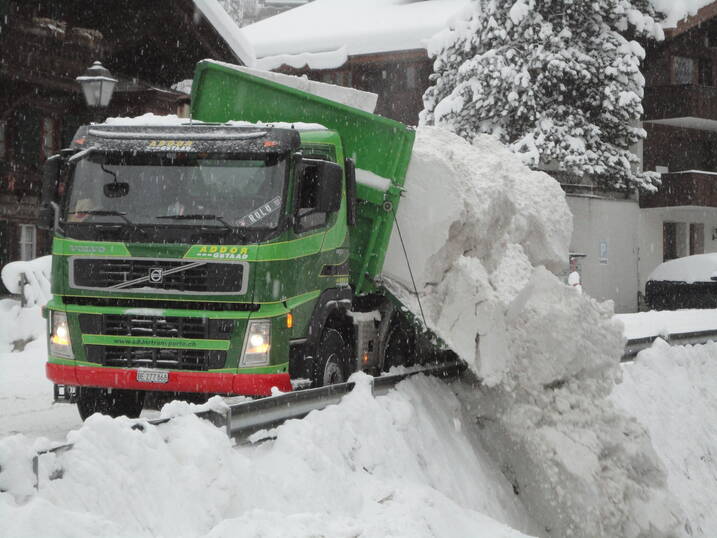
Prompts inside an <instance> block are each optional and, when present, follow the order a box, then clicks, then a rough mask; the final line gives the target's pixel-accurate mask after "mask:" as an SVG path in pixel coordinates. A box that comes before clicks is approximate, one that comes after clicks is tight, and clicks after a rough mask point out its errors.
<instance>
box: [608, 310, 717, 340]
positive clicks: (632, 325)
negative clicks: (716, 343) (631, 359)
mask: <svg viewBox="0 0 717 538" xmlns="http://www.w3.org/2000/svg"><path fill="white" fill-rule="evenodd" d="M615 319H617V320H619V321H620V322H621V323H622V324H623V325H624V330H623V334H624V335H625V338H628V339H631V338H644V337H647V336H665V335H668V334H676V333H688V332H693V331H717V309H708V308H705V309H701V310H696V309H685V310H659V311H656V310H652V311H650V312H637V313H635V314H615Z"/></svg>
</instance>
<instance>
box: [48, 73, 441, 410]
mask: <svg viewBox="0 0 717 538" xmlns="http://www.w3.org/2000/svg"><path fill="white" fill-rule="evenodd" d="M269 121H272V122H281V123H261V122H269ZM413 140H414V132H413V131H412V130H411V129H410V128H408V127H406V126H404V125H402V124H400V123H398V122H395V121H392V120H389V119H386V118H382V117H379V116H375V115H372V114H369V113H367V112H363V111H360V110H358V109H355V108H351V107H348V106H344V105H341V104H339V103H336V102H333V101H330V100H327V99H323V98H321V97H317V96H314V95H311V94H308V93H305V92H302V91H299V90H296V89H292V88H289V87H287V86H284V85H282V84H279V83H277V82H273V81H271V80H266V79H264V78H260V77H257V76H254V75H252V74H250V73H247V72H244V71H241V70H239V69H235V68H233V67H232V66H227V65H224V64H219V63H215V62H211V61H204V62H200V63H199V64H198V66H197V70H196V74H195V78H194V84H193V88H192V121H189V120H182V121H181V122H179V121H177V122H174V123H173V124H169V125H167V124H164V125H148V124H133V123H131V122H130V123H129V124H92V125H90V126H84V127H82V128H81V129H80V130H79V131H78V133H77V135H76V136H75V139H74V141H73V143H72V145H71V147H70V148H69V149H66V150H63V151H62V152H61V153H60V154H59V155H56V156H54V157H52V158H51V159H49V160H48V162H47V164H46V168H45V178H44V180H43V200H44V202H45V205H44V206H43V219H44V220H45V221H46V222H47V224H48V226H49V227H52V228H53V230H54V239H53V246H52V254H53V263H52V291H53V294H54V298H53V300H52V301H51V302H50V303H49V304H48V305H47V307H46V315H47V318H48V331H49V341H48V346H49V356H48V362H47V376H48V377H49V379H50V380H52V381H53V382H54V383H55V384H56V398H70V397H71V398H72V400H73V401H76V402H77V404H78V408H79V411H80V414H81V415H82V417H83V418H84V417H86V416H88V415H90V414H92V413H94V412H96V411H100V412H104V413H107V414H111V415H120V414H126V415H129V416H137V415H138V414H139V413H140V412H141V410H142V407H143V405H144V399H145V396H146V395H147V394H152V395H153V396H156V395H158V394H159V395H162V394H164V395H166V396H171V397H175V396H176V395H181V396H183V397H187V396H191V395H200V396H204V397H206V395H209V394H223V395H251V396H263V395H269V394H270V393H271V391H272V387H276V388H277V389H279V390H281V391H289V390H292V389H296V388H297V387H306V386H321V385H325V384H330V383H336V382H340V381H343V380H345V379H346V378H347V377H348V376H349V375H350V374H351V373H352V372H354V371H356V370H368V371H372V372H379V371H382V370H386V369H388V368H389V367H390V366H393V365H400V364H407V363H408V362H410V361H411V360H414V358H415V357H421V360H426V358H435V357H436V355H437V354H439V353H438V352H437V351H436V349H435V348H434V347H433V346H432V345H431V344H430V342H429V341H428V339H425V338H423V337H422V336H421V334H420V331H418V330H416V329H415V324H412V323H411V322H410V320H409V319H408V317H407V315H406V314H405V313H404V312H403V311H404V309H402V308H401V305H400V303H398V301H397V300H396V299H395V298H394V297H392V296H391V294H390V293H388V292H387V291H386V290H385V289H384V288H383V287H382V286H381V283H380V280H379V278H378V277H379V275H380V272H381V269H382V265H383V260H384V255H385V252H386V249H387V248H388V243H389V238H390V235H391V233H392V230H393V226H394V218H395V210H396V207H397V204H398V202H399V198H400V194H401V191H402V188H403V182H404V179H405V175H406V170H407V167H408V163H409V159H410V155H411V149H412V145H413ZM357 168H358V169H360V170H363V171H367V172H365V173H368V174H369V176H370V177H371V178H374V181H363V182H357V181H356V169H357ZM50 223H51V224H50Z"/></svg>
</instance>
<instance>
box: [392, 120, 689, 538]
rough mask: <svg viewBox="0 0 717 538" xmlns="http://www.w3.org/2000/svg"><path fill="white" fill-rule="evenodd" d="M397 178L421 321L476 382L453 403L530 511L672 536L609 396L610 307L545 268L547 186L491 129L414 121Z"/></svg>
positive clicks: (553, 218) (636, 439)
mask: <svg viewBox="0 0 717 538" xmlns="http://www.w3.org/2000/svg"><path fill="white" fill-rule="evenodd" d="M406 188H407V192H406V194H405V199H404V200H403V201H402V203H401V205H400V206H399V212H398V220H399V223H400V225H401V227H402V229H403V230H410V232H404V239H406V240H407V245H406V247H407V250H408V257H409V260H410V262H411V265H412V268H413V273H414V277H415V278H416V283H417V287H418V290H419V293H420V295H421V301H422V305H423V310H424V312H425V314H426V321H427V323H428V325H429V327H431V328H432V329H433V330H435V332H436V333H437V334H438V335H439V336H440V337H441V338H443V340H445V341H446V342H447V343H448V345H449V346H450V347H451V348H452V349H454V350H455V351H456V352H458V353H459V354H460V355H461V357H463V358H464V359H465V360H466V361H467V362H468V364H469V365H470V367H471V368H472V369H473V371H474V372H475V373H476V374H477V376H478V377H479V378H481V379H482V380H483V385H482V386H481V387H479V388H478V390H474V391H472V390H468V391H466V392H465V393H464V394H463V395H462V399H463V400H464V402H466V405H468V406H469V408H470V409H472V412H473V413H474V414H475V415H476V420H477V422H478V424H479V425H481V426H482V428H483V434H484V435H483V438H484V440H485V443H486V445H487V446H488V447H489V449H490V451H491V453H492V455H493V457H495V458H496V459H497V460H498V461H499V464H500V466H501V468H502V469H503V470H504V472H505V474H506V476H507V477H509V478H510V480H511V481H512V482H513V485H514V487H515V489H516V491H518V492H520V497H521V499H522V501H523V504H524V505H525V507H526V508H527V509H528V511H529V512H530V514H531V515H532V517H533V518H534V519H535V521H536V522H537V523H538V524H540V525H541V527H543V528H546V529H550V530H549V534H550V535H552V536H571V535H572V536H590V537H602V536H605V537H608V536H609V537H613V536H620V537H624V538H630V537H638V536H650V537H651V538H658V537H666V536H673V535H676V534H678V533H679V529H680V528H681V525H682V522H683V516H682V514H681V511H680V508H679V506H678V505H677V504H676V502H675V501H674V500H673V499H672V498H671V497H670V495H669V493H668V492H667V489H666V479H665V473H664V470H663V468H662V466H661V464H660V462H659V459H658V457H657V456H656V454H655V453H654V450H653V449H652V447H651V445H650V439H649V437H648V435H647V433H646V431H645V430H644V429H643V428H642V427H640V426H639V425H638V424H637V423H636V422H635V421H634V420H632V419H631V418H629V417H628V416H626V415H625V414H624V413H622V412H621V411H620V410H618V409H617V408H616V407H615V406H614V405H613V404H612V402H611V401H610V400H609V399H608V397H609V394H610V392H611V390H612V388H613V386H614V384H615V382H616V381H618V380H619V378H620V368H619V358H620V356H621V354H622V351H623V345H624V342H623V337H622V327H621V326H620V324H619V323H618V322H615V321H613V320H612V319H611V317H612V313H613V312H612V306H611V305H610V304H609V303H608V304H603V305H601V304H598V303H597V302H596V301H594V300H593V299H591V298H590V297H588V296H586V295H584V294H580V293H579V292H578V291H577V290H575V289H573V288H572V287H571V286H567V285H565V284H564V283H562V282H560V281H559V280H558V278H557V277H556V276H555V275H553V274H551V273H550V272H549V271H548V270H547V269H546V268H545V267H547V268H548V269H551V270H553V271H557V270H560V269H562V268H563V266H564V264H565V263H566V262H567V259H568V252H567V245H568V239H569V237H570V233H571V217H570V213H569V211H568V208H567V206H566V204H565V199H564V193H563V192H562V190H561V189H560V187H559V185H558V184H557V182H555V181H554V180H552V179H551V178H550V177H549V176H547V175H546V174H543V173H539V172H531V171H530V170H529V169H528V168H526V167H525V166H524V165H522V164H521V163H520V161H519V158H518V157H517V156H515V155H514V154H512V153H511V152H510V151H509V150H508V149H506V148H505V147H503V146H501V145H500V144H499V143H498V142H496V141H495V140H494V139H492V138H488V137H485V136H480V137H478V138H476V140H475V143H474V145H473V146H471V145H470V144H468V143H467V142H465V141H464V140H462V139H461V138H459V137H457V136H455V135H452V134H449V133H447V132H445V131H441V130H438V129H435V128H422V129H419V130H418V133H417V139H416V144H415V147H414V154H413V158H412V161H411V165H410V167H409V171H408V175H407V179H406ZM438 193H440V195H438ZM394 235H397V234H394ZM390 250H391V251H392V252H398V253H400V252H401V249H400V245H396V244H394V245H392V247H391V249H390ZM405 266H406V262H405V260H403V259H402V258H401V256H393V257H392V258H391V259H389V260H387V265H386V267H387V274H386V277H387V280H388V281H389V282H390V283H392V285H393V287H394V289H395V290H396V292H397V293H399V294H400V295H402V296H403V297H404V298H405V300H406V301H407V304H409V305H411V307H412V309H413V310H414V312H416V313H419V309H418V307H417V303H416V300H415V296H414V295H413V294H411V293H409V292H408V290H411V289H412V288H411V286H410V285H409V284H408V283H409V282H410V280H408V279H407V278H406V273H407V272H406V270H405Z"/></svg>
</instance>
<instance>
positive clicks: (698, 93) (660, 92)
mask: <svg viewBox="0 0 717 538" xmlns="http://www.w3.org/2000/svg"><path fill="white" fill-rule="evenodd" d="M643 107H644V109H645V120H646V121H650V120H664V119H670V118H686V117H693V118H703V119H709V120H717V87H713V86H693V85H683V86H653V87H648V88H645V98H644V99H643Z"/></svg>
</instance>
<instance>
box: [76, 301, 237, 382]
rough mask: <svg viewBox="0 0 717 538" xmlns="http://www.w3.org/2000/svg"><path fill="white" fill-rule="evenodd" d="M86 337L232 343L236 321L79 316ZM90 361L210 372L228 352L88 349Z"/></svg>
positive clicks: (120, 366)
mask: <svg viewBox="0 0 717 538" xmlns="http://www.w3.org/2000/svg"><path fill="white" fill-rule="evenodd" d="M79 321H80V330H81V331H82V333H83V334H101V335H107V336H142V337H148V338H149V337H156V338H189V339H193V340H207V339H210V340H229V339H230V338H231V336H232V332H233V331H234V320H230V319H206V318H196V317H173V316H146V315H132V314H80V315H79ZM85 351H86V355H87V360H88V361H89V362H94V363H96V364H101V365H102V366H114V367H118V368H169V369H172V370H202V371H205V370H211V369H216V368H223V367H224V364H225V362H226V358H227V352H226V351H206V350H197V349H157V348H144V347H123V346H102V345H86V346H85Z"/></svg>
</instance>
